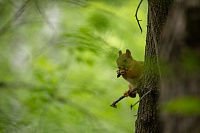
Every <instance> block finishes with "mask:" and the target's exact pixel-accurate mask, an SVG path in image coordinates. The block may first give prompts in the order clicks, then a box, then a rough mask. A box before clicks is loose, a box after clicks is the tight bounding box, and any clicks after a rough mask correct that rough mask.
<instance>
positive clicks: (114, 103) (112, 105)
mask: <svg viewBox="0 0 200 133" xmlns="http://www.w3.org/2000/svg"><path fill="white" fill-rule="evenodd" d="M135 91H137V88H135V89H133V90H131V91H129V92H128V94H131V93H133V92H135ZM125 97H126V96H125V95H123V96H121V97H120V98H118V99H117V100H116V101H114V102H113V103H112V104H111V105H110V106H111V107H113V108H117V105H116V104H117V103H118V102H119V101H121V100H122V99H123V98H125Z"/></svg>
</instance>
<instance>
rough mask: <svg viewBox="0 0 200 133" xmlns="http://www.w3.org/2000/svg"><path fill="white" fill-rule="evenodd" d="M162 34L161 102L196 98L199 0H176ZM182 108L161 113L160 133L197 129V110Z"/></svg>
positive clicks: (198, 94) (199, 116)
mask: <svg viewBox="0 0 200 133" xmlns="http://www.w3.org/2000/svg"><path fill="white" fill-rule="evenodd" d="M164 35H165V36H164V41H163V42H164V43H163V45H162V46H161V52H160V53H161V60H162V63H161V67H162V69H161V70H162V74H161V75H162V76H161V77H162V80H161V85H162V89H161V97H160V100H161V101H162V103H169V102H170V101H173V100H176V99H180V98H188V97H189V98H196V99H198V100H199V98H200V1H199V0H177V2H176V7H175V8H174V11H173V15H172V17H171V18H170V19H169V21H168V24H167V26H166V30H165V34H164ZM185 104H192V103H188V102H187V103H185ZM164 105H165V104H164ZM178 106H180V105H177V107H178ZM197 108H198V107H197ZM188 109H189V110H190V108H188ZM175 110H176V108H175ZM183 112H184V110H182V111H181V110H179V111H178V112H173V111H172V112H170V111H165V112H162V113H161V118H162V120H163V133H199V132H200V126H199V123H200V112H194V110H190V113H189V114H188V113H187V114H184V113H183Z"/></svg>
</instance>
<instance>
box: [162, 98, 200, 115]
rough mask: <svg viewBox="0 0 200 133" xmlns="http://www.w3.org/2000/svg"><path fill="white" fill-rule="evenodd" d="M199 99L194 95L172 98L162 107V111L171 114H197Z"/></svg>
mask: <svg viewBox="0 0 200 133" xmlns="http://www.w3.org/2000/svg"><path fill="white" fill-rule="evenodd" d="M199 106H200V99H198V98H195V97H182V98H177V99H174V100H172V101H170V102H168V103H167V104H165V105H164V106H163V107H164V108H163V111H164V112H167V113H171V114H181V115H199V114H200V108H199Z"/></svg>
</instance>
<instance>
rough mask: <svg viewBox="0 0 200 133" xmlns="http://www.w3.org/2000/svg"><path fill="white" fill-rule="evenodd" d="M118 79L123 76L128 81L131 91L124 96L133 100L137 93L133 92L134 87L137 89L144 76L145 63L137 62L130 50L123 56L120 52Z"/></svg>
mask: <svg viewBox="0 0 200 133" xmlns="http://www.w3.org/2000/svg"><path fill="white" fill-rule="evenodd" d="M116 62H117V66H118V68H119V70H117V78H119V77H120V76H121V75H122V77H123V78H124V79H125V80H126V81H128V83H129V90H128V91H126V92H125V93H124V96H126V97H127V96H130V97H131V98H135V97H136V93H137V92H136V91H134V92H131V93H130V91H131V90H133V89H134V87H137V84H138V81H139V80H140V79H141V77H142V76H143V66H144V62H143V61H136V60H135V59H134V58H133V57H132V56H131V52H130V50H129V49H127V50H126V53H124V54H122V51H119V57H118V59H117V61H116Z"/></svg>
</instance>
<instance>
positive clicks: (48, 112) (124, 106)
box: [0, 0, 147, 133]
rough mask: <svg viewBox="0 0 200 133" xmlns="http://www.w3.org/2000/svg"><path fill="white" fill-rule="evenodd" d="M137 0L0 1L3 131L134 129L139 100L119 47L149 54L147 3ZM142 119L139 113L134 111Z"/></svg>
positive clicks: (114, 132) (108, 132)
mask: <svg viewBox="0 0 200 133" xmlns="http://www.w3.org/2000/svg"><path fill="white" fill-rule="evenodd" d="M138 3H139V1H131V0H123V1H121V0H115V1H113V0H67V1H64V0H58V1H47V0H46V1H37V0H26V1H25V0H19V1H11V0H1V1H0V18H1V20H0V132H1V133H11V132H15V133H41V132H43V133H44V132H46V133H51V132H57V133H79V132H85V133H86V132H87V133H94V132H95V133H102V132H105V133H127V132H132V131H133V130H134V129H133V125H134V123H135V120H134V119H133V118H134V117H133V116H134V115H135V114H137V105H136V106H135V107H134V108H133V109H132V110H131V109H130V105H131V103H134V102H136V101H137V100H138V96H137V98H136V99H131V98H126V99H124V100H123V101H121V102H120V103H118V108H117V109H114V108H111V107H110V104H111V103H112V102H113V101H114V100H116V99H117V98H118V97H119V96H121V95H122V94H123V92H124V91H126V90H127V89H128V86H127V83H126V81H125V80H123V79H122V78H119V79H117V75H116V70H117V65H116V62H115V61H116V59H117V57H118V51H119V50H123V52H125V50H126V49H127V48H128V49H130V50H131V51H132V55H133V57H134V58H135V59H136V60H144V47H145V42H146V40H145V36H146V17H147V3H146V1H144V2H143V3H142V5H141V7H140V9H139V12H138V17H139V19H142V21H140V23H141V26H142V28H143V32H142V34H141V31H140V29H139V27H138V24H137V21H136V19H135V12H136V8H137V6H138ZM135 119H136V117H135Z"/></svg>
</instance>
